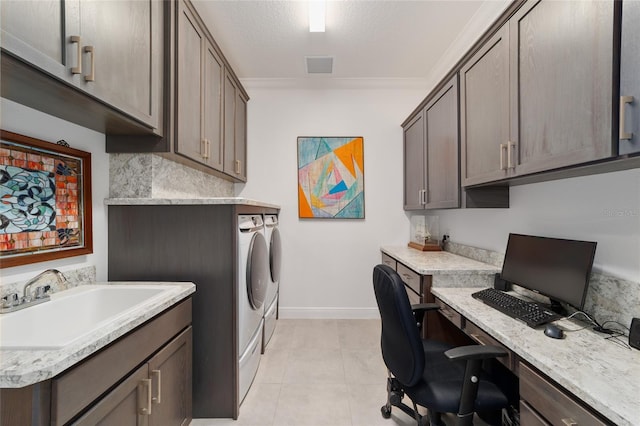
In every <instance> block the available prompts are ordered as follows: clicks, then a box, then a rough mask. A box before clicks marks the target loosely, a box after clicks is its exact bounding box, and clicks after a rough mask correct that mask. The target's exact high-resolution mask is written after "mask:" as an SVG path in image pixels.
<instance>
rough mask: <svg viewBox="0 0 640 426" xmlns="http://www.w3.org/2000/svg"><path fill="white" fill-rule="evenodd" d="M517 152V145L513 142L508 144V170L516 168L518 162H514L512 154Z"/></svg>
mask: <svg viewBox="0 0 640 426" xmlns="http://www.w3.org/2000/svg"><path fill="white" fill-rule="evenodd" d="M515 150H516V143H515V142H512V141H509V142H507V169H515V168H516V162H515V160H514V157H513V156H512V155H511V153H512V152H513V151H515Z"/></svg>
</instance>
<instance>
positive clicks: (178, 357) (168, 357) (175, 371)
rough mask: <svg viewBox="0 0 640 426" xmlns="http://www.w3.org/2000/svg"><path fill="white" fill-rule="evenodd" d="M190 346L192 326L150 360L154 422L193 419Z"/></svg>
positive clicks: (152, 421) (151, 416) (172, 422)
mask: <svg viewBox="0 0 640 426" xmlns="http://www.w3.org/2000/svg"><path fill="white" fill-rule="evenodd" d="M191 348H192V328H191V327H189V328H187V329H186V330H185V331H183V332H182V333H181V334H180V335H178V337H176V338H175V339H173V340H172V341H171V342H170V343H168V344H167V345H166V346H165V347H164V348H163V349H162V350H161V351H160V352H158V353H157V354H156V355H155V356H154V357H153V358H151V359H150V360H149V377H150V378H151V415H150V420H151V421H150V423H151V425H182V424H185V425H186V424H189V421H190V420H191V415H192V410H191V401H192V399H191Z"/></svg>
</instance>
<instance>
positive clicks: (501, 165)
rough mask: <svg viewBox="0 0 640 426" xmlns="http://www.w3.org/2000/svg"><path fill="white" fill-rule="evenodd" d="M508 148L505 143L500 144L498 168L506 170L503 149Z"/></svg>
mask: <svg viewBox="0 0 640 426" xmlns="http://www.w3.org/2000/svg"><path fill="white" fill-rule="evenodd" d="M505 149H506V150H508V149H509V147H507V144H506V143H501V144H500V170H507V168H506V167H505V166H504V151H505Z"/></svg>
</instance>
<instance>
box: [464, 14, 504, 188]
mask: <svg viewBox="0 0 640 426" xmlns="http://www.w3.org/2000/svg"><path fill="white" fill-rule="evenodd" d="M460 133H461V145H462V156H461V166H462V183H463V186H469V185H475V184H479V183H485V182H491V181H494V180H500V179H503V178H506V177H507V165H506V160H507V158H506V155H507V149H506V148H507V143H508V141H509V32H508V26H507V25H505V26H503V27H502V28H501V29H499V30H498V32H497V33H496V34H495V35H494V36H493V37H491V38H490V39H489V40H488V41H487V42H486V43H485V44H484V45H483V46H482V47H481V48H480V50H479V51H478V52H477V53H476V54H475V55H473V56H472V57H471V59H470V60H469V61H467V63H465V64H464V65H463V67H462V69H461V70H460Z"/></svg>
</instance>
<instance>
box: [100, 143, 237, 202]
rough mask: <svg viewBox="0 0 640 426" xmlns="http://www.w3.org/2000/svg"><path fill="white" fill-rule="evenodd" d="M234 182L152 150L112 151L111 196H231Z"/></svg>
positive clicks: (110, 157) (110, 158)
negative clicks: (128, 152)
mask: <svg viewBox="0 0 640 426" xmlns="http://www.w3.org/2000/svg"><path fill="white" fill-rule="evenodd" d="M233 192H234V189H233V183H232V182H229V181H226V180H224V179H221V178H219V177H216V176H213V175H209V174H207V173H203V172H201V171H199V170H196V169H193V168H190V167H187V166H184V165H182V164H180V163H176V162H175V161H171V160H168V159H166V158H164V157H161V156H159V155H155V154H111V155H110V156H109V197H110V198H205V197H233Z"/></svg>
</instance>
